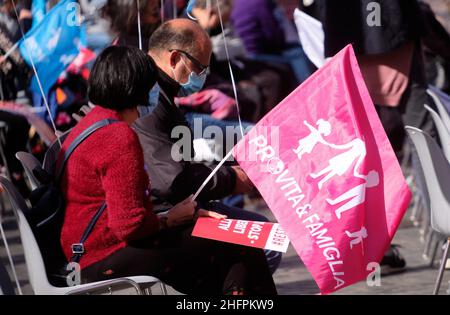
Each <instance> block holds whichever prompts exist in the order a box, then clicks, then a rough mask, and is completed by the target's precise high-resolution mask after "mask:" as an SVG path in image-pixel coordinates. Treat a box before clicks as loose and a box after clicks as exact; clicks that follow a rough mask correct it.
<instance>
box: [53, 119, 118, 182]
mask: <svg viewBox="0 0 450 315" xmlns="http://www.w3.org/2000/svg"><path fill="white" fill-rule="evenodd" d="M117 121H118V120H115V119H103V120H99V121H97V122H96V123H94V124H92V125H91V126H89V127H88V128H86V129H85V130H84V131H83V132H82V133H80V134H79V135H78V136H77V137H76V138H75V140H73V141H72V143H71V144H70V146H69V148H68V149H67V151H66V152H64V157H63V160H62V162H61V164H60V165H59V167H57V169H56V172H55V175H56V184H59V183H60V180H61V176H62V174H63V172H64V168H65V166H66V163H67V161H68V160H69V157H70V156H71V155H72V153H73V151H75V149H76V148H77V147H78V146H79V145H80V144H81V143H82V142H83V141H84V140H86V139H87V138H88V137H89V136H90V135H91V134H93V133H94V132H95V131H97V130H98V129H100V128H102V127H105V126H107V125H110V124H112V123H115V122H117Z"/></svg>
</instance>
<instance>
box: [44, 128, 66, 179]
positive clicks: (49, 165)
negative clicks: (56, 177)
mask: <svg viewBox="0 0 450 315" xmlns="http://www.w3.org/2000/svg"><path fill="white" fill-rule="evenodd" d="M69 132H70V130H68V131H66V132H65V133H64V134H62V135H61V136H60V137H59V141H61V143H63V142H64V140H66V138H67V136H68V134H69ZM60 150H61V145H60V144H59V142H58V141H55V142H53V143H52V144H51V145H50V147H49V148H48V149H47V152H46V153H45V156H44V162H43V168H44V170H46V171H47V172H48V173H49V174H51V172H52V171H53V170H54V169H55V165H56V161H57V160H58V155H59V151H60Z"/></svg>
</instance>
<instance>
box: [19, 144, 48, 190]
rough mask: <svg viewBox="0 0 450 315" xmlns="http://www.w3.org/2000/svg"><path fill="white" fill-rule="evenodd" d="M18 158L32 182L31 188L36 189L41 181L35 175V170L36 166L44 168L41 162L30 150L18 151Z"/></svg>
mask: <svg viewBox="0 0 450 315" xmlns="http://www.w3.org/2000/svg"><path fill="white" fill-rule="evenodd" d="M16 158H17V159H18V160H19V161H20V163H22V166H23V169H24V170H25V174H27V177H28V181H29V182H30V186H31V190H35V189H36V188H38V186H39V185H40V182H39V180H38V179H37V178H36V176H34V174H33V170H34V169H35V168H36V167H39V168H42V164H41V162H39V160H38V159H36V158H35V157H34V155H32V154H31V153H28V152H17V153H16Z"/></svg>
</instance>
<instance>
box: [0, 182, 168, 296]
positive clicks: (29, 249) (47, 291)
mask: <svg viewBox="0 0 450 315" xmlns="http://www.w3.org/2000/svg"><path fill="white" fill-rule="evenodd" d="M0 184H1V185H2V186H3V187H4V189H5V190H6V191H7V193H8V195H9V198H10V202H11V205H12V208H13V211H14V214H15V216H16V219H17V224H18V226H19V232H20V238H21V241H22V246H23V250H24V255H25V263H26V266H27V271H28V276H29V280H30V284H31V286H32V288H33V290H34V293H35V294H38V295H66V294H67V295H78V294H92V293H96V292H102V293H104V292H107V293H109V294H111V293H112V290H113V288H115V287H116V288H120V289H121V290H123V289H124V288H131V289H134V291H135V292H136V294H138V295H142V294H151V287H152V286H153V285H155V284H156V283H160V284H161V289H162V292H163V294H167V292H166V289H165V286H164V284H163V283H162V282H161V281H159V280H158V279H157V278H154V277H150V276H137V277H126V278H118V279H113V280H107V281H99V282H94V283H88V284H82V285H76V286H72V287H55V286H53V285H51V284H50V283H49V281H48V278H47V274H46V270H45V266H44V260H43V259H42V255H41V251H40V249H39V246H38V244H37V242H36V239H35V237H34V234H33V232H32V230H31V227H30V225H29V224H28V222H27V219H26V218H25V215H24V211H25V212H26V211H28V206H27V204H26V202H25V200H24V199H23V198H22V196H21V195H20V194H19V192H18V191H17V190H16V189H15V187H14V186H13V185H12V183H11V182H10V181H9V180H8V179H6V178H5V177H3V176H0ZM130 259H133V258H132V257H130ZM142 288H144V289H142Z"/></svg>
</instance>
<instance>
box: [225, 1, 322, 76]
mask: <svg viewBox="0 0 450 315" xmlns="http://www.w3.org/2000/svg"><path fill="white" fill-rule="evenodd" d="M286 19H287V18H286V16H285V15H284V14H283V12H282V11H280V8H279V7H278V6H277V4H276V3H275V1H273V0H234V1H233V11H232V13H231V22H232V25H233V27H234V29H235V31H236V34H238V35H239V36H240V37H241V39H242V40H243V42H244V45H245V48H246V50H247V52H248V55H249V57H250V58H252V59H255V60H259V61H265V62H272V63H281V64H288V65H290V67H291V68H292V70H293V71H294V73H295V76H296V78H297V84H299V83H301V82H303V81H304V80H306V79H307V78H308V77H309V76H310V75H311V73H312V72H313V70H314V67H313V66H312V64H311V62H310V61H309V60H308V58H307V57H306V55H305V53H304V51H303V48H302V47H301V46H300V44H299V42H298V40H297V42H295V43H288V42H287V40H286V33H285V29H284V28H283V26H284V25H286V24H289V22H288V21H286Z"/></svg>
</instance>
